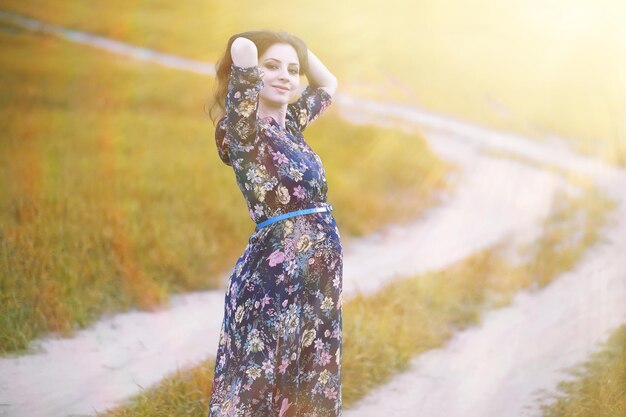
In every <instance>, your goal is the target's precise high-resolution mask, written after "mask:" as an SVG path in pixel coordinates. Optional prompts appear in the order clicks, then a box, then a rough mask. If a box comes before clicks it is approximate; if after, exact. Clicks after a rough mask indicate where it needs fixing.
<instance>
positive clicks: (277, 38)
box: [207, 30, 309, 126]
mask: <svg viewBox="0 0 626 417" xmlns="http://www.w3.org/2000/svg"><path fill="white" fill-rule="evenodd" d="M239 37H242V38H247V39H250V40H251V41H252V42H254V44H255V45H256V48H257V52H258V56H259V57H260V56H261V55H263V54H264V53H265V51H267V49H268V48H269V47H270V46H272V45H274V44H276V43H287V44H289V45H291V46H293V48H294V49H295V50H296V53H297V54H298V60H299V61H300V75H302V74H305V73H306V72H307V71H308V68H309V60H308V48H307V45H306V43H304V41H303V40H302V39H300V38H298V37H297V36H295V35H292V34H291V33H288V32H285V31H282V30H281V31H271V30H255V31H249V32H243V33H237V34H235V35H233V36H231V37H230V39H228V44H227V45H226V50H225V51H224V54H223V55H222V57H221V58H220V59H218V61H217V62H216V63H215V73H216V76H217V82H216V83H215V87H214V90H213V94H212V96H211V98H210V99H209V102H208V103H207V104H208V105H209V106H210V107H209V111H208V114H209V117H210V118H211V121H212V122H213V126H215V125H216V123H217V121H218V120H219V119H220V118H221V117H222V116H223V115H224V114H225V113H226V108H225V102H226V94H227V93H228V80H229V79H230V69H231V64H232V63H233V59H232V57H231V55H230V47H231V46H232V44H233V42H234V41H235V39H237V38H239Z"/></svg>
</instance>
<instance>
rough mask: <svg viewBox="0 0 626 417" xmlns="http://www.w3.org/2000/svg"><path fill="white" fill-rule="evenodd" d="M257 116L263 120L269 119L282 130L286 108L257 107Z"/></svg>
mask: <svg viewBox="0 0 626 417" xmlns="http://www.w3.org/2000/svg"><path fill="white" fill-rule="evenodd" d="M257 116H258V117H259V118H261V119H264V118H266V117H271V118H272V119H274V120H275V121H276V123H278V124H279V125H281V126H282V127H283V128H284V127H285V120H286V117H287V106H286V105H285V106H281V107H276V108H265V107H259V109H258V111H257Z"/></svg>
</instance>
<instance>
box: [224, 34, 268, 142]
mask: <svg viewBox="0 0 626 417" xmlns="http://www.w3.org/2000/svg"><path fill="white" fill-rule="evenodd" d="M230 54H231V57H232V59H233V64H232V66H231V74H230V79H229V81H228V93H227V94H226V106H225V107H226V119H227V122H228V126H227V131H228V132H229V135H228V136H229V140H234V141H235V142H238V144H239V145H243V144H246V143H247V144H250V143H252V141H253V140H254V139H255V138H256V134H257V121H256V115H257V110H258V98H259V92H260V91H261V89H262V88H263V79H262V74H261V71H260V69H259V66H258V58H257V48H256V45H255V44H254V43H253V42H252V41H251V40H249V39H246V38H237V39H235V40H234V41H233V43H232V45H231V47H230ZM233 146H234V145H233V144H231V147H233ZM235 149H239V147H237V146H235ZM241 149H243V148H241ZM246 151H247V150H246Z"/></svg>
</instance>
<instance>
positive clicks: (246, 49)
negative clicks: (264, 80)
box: [230, 38, 259, 68]
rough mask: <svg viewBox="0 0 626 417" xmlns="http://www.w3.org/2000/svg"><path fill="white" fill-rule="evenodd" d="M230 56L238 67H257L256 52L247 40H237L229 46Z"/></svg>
mask: <svg viewBox="0 0 626 417" xmlns="http://www.w3.org/2000/svg"><path fill="white" fill-rule="evenodd" d="M230 56H231V58H232V59H233V63H234V64H235V65H236V66H238V67H244V68H247V67H253V66H255V65H259V58H258V51H257V48H256V45H255V44H254V42H252V41H251V40H250V39H247V38H237V39H235V40H234V41H233V44H232V45H231V46H230Z"/></svg>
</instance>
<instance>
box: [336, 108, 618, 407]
mask: <svg viewBox="0 0 626 417" xmlns="http://www.w3.org/2000/svg"><path fill="white" fill-rule="evenodd" d="M364 107H370V110H371V111H376V110H377V109H378V110H381V109H379V108H378V106H377V104H375V103H369V105H368V104H367V103H364ZM386 110H388V109H387V108H385V109H384V110H382V111H379V112H377V114H378V115H379V116H381V113H384V111H386ZM405 110H406V109H405ZM394 113H396V114H397V113H398V111H395V112H394ZM409 113H410V111H409ZM413 116H415V119H419V115H418V114H413ZM410 119H411V117H407V118H406V120H410ZM425 134H426V136H427V137H428V140H429V141H430V143H432V144H433V145H435V144H441V143H445V142H448V144H449V145H450V143H449V142H450V141H455V140H456V141H462V142H463V144H464V146H473V147H475V148H483V149H492V150H501V151H507V152H513V153H514V154H516V155H519V156H522V157H525V158H528V159H529V160H532V161H535V162H538V163H545V164H551V165H555V166H558V167H561V168H565V169H569V170H573V171H575V172H579V173H583V174H586V175H589V176H590V177H591V178H593V179H594V180H595V181H596V184H597V185H599V187H600V189H601V190H602V191H604V192H605V193H607V195H609V196H610V197H611V198H613V199H614V200H615V201H616V202H617V203H618V207H617V209H616V210H615V211H614V212H613V213H612V214H611V224H610V225H609V226H607V227H606V228H605V230H604V233H603V239H602V241H601V243H599V244H597V245H595V246H594V247H592V248H591V249H590V250H589V251H588V252H587V253H586V255H585V257H584V259H583V261H582V262H581V263H580V264H579V265H578V266H577V267H576V268H575V269H574V270H573V271H570V272H568V273H565V274H563V275H562V276H561V277H559V279H558V280H556V281H555V282H553V283H552V284H550V285H549V286H548V287H546V288H544V289H543V290H542V291H539V292H534V293H531V292H525V291H524V292H521V293H519V294H518V295H517V296H516V298H515V300H514V302H513V303H512V305H510V306H509V307H507V308H504V309H499V310H494V311H491V312H489V313H488V314H487V315H486V316H485V317H484V320H483V321H482V324H481V325H480V326H477V327H474V328H470V329H468V330H466V331H463V332H460V333H458V334H456V335H455V336H454V337H453V338H452V340H451V341H450V342H449V343H448V344H447V345H446V346H444V347H443V348H441V349H434V350H431V351H428V352H426V353H425V354H423V355H420V356H418V357H416V358H415V359H414V360H413V361H412V363H411V366H410V369H409V370H407V371H406V372H404V373H402V374H399V375H397V376H395V377H394V378H392V380H391V381H390V382H389V383H387V384H385V385H383V386H381V387H379V388H378V389H376V390H374V391H373V392H371V393H370V395H368V396H367V397H366V398H364V399H362V400H361V401H360V402H359V403H357V404H356V405H355V406H354V407H353V408H351V409H350V410H346V411H345V413H344V415H345V416H346V417H357V416H358V417H370V416H371V417H373V416H383V415H392V416H398V417H403V416H407V417H408V416H416V415H419V416H426V417H439V416H441V417H457V416H459V417H461V416H463V417H465V416H468V415H469V416H477V417H501V416H507V417H517V416H520V417H521V416H540V415H541V410H540V409H539V402H538V401H537V400H538V399H539V398H540V397H541V395H540V393H541V392H542V391H545V390H548V391H553V390H554V389H555V388H556V385H557V383H558V382H559V381H561V380H564V379H569V378H570V376H569V375H568V374H567V373H566V372H565V370H566V369H567V368H569V367H571V366H573V365H575V364H576V363H579V362H580V361H583V360H585V359H587V358H588V356H589V354H590V353H591V352H592V351H594V350H595V349H597V347H598V343H600V342H602V341H604V340H606V338H607V337H608V335H609V334H610V333H611V332H612V331H613V330H615V329H616V328H617V327H618V326H619V325H621V324H623V323H626V303H624V300H626V259H625V258H624V256H623V254H624V253H626V171H624V170H623V169H617V168H613V167H608V166H605V165H603V164H601V163H599V162H598V161H595V160H592V159H588V158H584V157H581V156H579V155H574V154H572V153H570V152H568V151H567V150H566V149H564V148H563V147H561V146H558V145H557V144H553V145H549V144H542V143H538V142H534V141H528V140H526V139H524V138H522V137H519V136H515V135H509V134H505V135H501V134H498V133H497V132H491V131H487V130H483V129H480V128H476V127H471V128H469V129H464V128H463V126H462V125H461V124H459V123H458V122H453V121H450V123H449V124H447V123H446V119H443V118H441V119H440V120H439V121H438V122H437V123H431V124H430V128H429V129H426V130H425ZM436 146H439V145H436ZM509 163H513V164H514V162H509ZM532 186H533V184H532V183H528V184H526V185H525V187H532Z"/></svg>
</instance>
